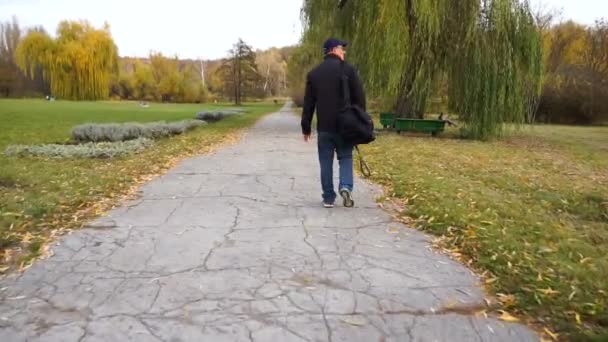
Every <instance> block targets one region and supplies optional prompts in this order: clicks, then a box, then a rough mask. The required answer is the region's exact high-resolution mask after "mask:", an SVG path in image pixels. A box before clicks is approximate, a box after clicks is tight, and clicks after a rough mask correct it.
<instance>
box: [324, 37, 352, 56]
mask: <svg viewBox="0 0 608 342" xmlns="http://www.w3.org/2000/svg"><path fill="white" fill-rule="evenodd" d="M340 45H342V46H346V45H348V42H345V41H343V40H340V39H336V38H329V39H328V40H326V41H325V43H323V52H325V53H326V54H327V53H329V52H330V51H331V50H332V49H333V48H335V47H336V46H340Z"/></svg>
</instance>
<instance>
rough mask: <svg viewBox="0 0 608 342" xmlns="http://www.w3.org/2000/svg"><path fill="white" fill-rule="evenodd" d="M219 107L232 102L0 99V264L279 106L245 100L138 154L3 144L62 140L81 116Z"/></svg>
mask: <svg viewBox="0 0 608 342" xmlns="http://www.w3.org/2000/svg"><path fill="white" fill-rule="evenodd" d="M219 107H231V105H213V106H210V105H198V104H157V103H151V104H150V107H149V108H141V107H140V106H139V105H138V104H137V103H136V102H70V101H56V102H47V101H43V100H0V270H2V271H6V270H7V269H8V270H10V268H8V267H9V266H15V265H19V264H21V263H23V262H28V261H29V260H31V259H32V258H33V257H35V256H36V255H38V254H39V253H41V252H42V251H41V246H42V245H43V242H45V241H46V240H47V239H49V238H50V237H51V236H52V235H54V234H55V233H56V232H58V231H61V230H65V229H70V228H77V227H79V226H81V224H82V222H83V221H84V220H86V219H88V218H91V217H94V216H95V215H97V214H99V213H100V212H102V211H103V210H107V209H108V208H110V207H111V205H112V204H113V203H115V202H116V200H117V199H119V198H121V197H122V196H124V195H125V194H127V193H128V192H129V191H130V190H132V188H134V186H136V185H137V184H138V183H139V182H140V181H142V180H144V179H146V178H149V177H150V176H154V175H157V174H160V173H162V172H163V171H164V170H166V169H167V168H168V167H170V166H171V165H173V164H174V163H175V162H176V161H177V160H179V159H181V158H183V157H185V156H189V155H193V154H197V153H203V152H206V151H209V150H210V149H211V148H213V147H214V146H216V145H218V144H221V143H223V142H227V141H229V140H231V139H233V138H234V137H235V136H236V134H235V133H236V132H237V131H238V130H239V129H241V128H244V127H246V126H249V125H251V124H252V123H254V122H255V121H256V120H257V119H258V118H260V117H261V116H262V115H263V114H265V113H269V112H272V111H274V110H276V109H278V108H279V106H278V105H274V104H269V103H256V104H247V105H244V106H243V107H244V108H245V109H247V110H248V113H247V114H245V115H240V116H234V117H230V118H228V119H225V120H223V121H220V122H218V123H213V124H209V125H207V126H201V127H198V128H196V129H195V130H193V131H191V132H188V133H186V134H183V135H179V136H175V137H171V138H165V139H160V140H158V141H156V142H155V144H154V145H153V146H152V147H150V148H148V149H147V150H145V151H143V152H141V153H139V154H133V155H128V156H124V157H119V158H115V159H62V160H57V159H47V158H33V157H24V158H19V157H8V156H6V155H4V154H3V152H4V149H5V148H6V147H7V146H8V145H11V144H37V143H57V142H67V141H68V140H70V132H71V128H72V127H73V126H75V125H77V124H81V123H86V122H127V121H137V122H147V121H160V120H165V121H176V120H183V119H194V117H195V114H196V113H197V112H198V111H201V110H203V109H210V108H219ZM19 249H22V250H21V251H20V252H19ZM16 251H17V252H18V253H15V252H16Z"/></svg>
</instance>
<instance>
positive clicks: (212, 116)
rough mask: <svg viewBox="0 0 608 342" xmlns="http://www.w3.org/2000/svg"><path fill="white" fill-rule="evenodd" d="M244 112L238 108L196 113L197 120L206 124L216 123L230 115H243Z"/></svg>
mask: <svg viewBox="0 0 608 342" xmlns="http://www.w3.org/2000/svg"><path fill="white" fill-rule="evenodd" d="M244 112H245V111H244V110H243V109H239V108H230V109H223V110H216V111H202V112H198V113H196V118H197V119H198V120H204V121H207V122H217V121H220V120H222V119H224V118H226V117H228V116H231V115H239V114H243V113H244Z"/></svg>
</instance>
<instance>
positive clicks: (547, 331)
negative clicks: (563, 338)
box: [545, 328, 559, 341]
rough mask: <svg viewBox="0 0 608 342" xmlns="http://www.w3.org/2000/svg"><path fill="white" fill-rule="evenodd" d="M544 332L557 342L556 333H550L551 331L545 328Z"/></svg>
mask: <svg viewBox="0 0 608 342" xmlns="http://www.w3.org/2000/svg"><path fill="white" fill-rule="evenodd" d="M545 332H546V333H547V335H549V336H551V338H552V339H553V340H554V341H557V337H558V336H559V335H558V334H556V333H554V332H552V331H551V330H549V329H547V328H545Z"/></svg>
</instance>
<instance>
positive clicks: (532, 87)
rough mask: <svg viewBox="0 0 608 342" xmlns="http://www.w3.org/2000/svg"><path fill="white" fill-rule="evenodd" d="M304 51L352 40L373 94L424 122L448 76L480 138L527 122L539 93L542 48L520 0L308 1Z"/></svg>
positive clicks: (455, 104)
mask: <svg viewBox="0 0 608 342" xmlns="http://www.w3.org/2000/svg"><path fill="white" fill-rule="evenodd" d="M302 14H303V21H304V27H305V34H304V38H303V47H304V48H306V49H313V47H314V49H316V50H313V51H316V53H317V54H320V50H319V49H318V48H317V46H320V44H321V42H322V40H323V39H325V38H327V37H328V36H331V35H337V36H340V37H344V38H345V39H347V40H349V41H351V45H352V49H351V50H350V51H349V53H348V55H349V59H350V60H351V61H352V62H353V63H354V64H356V65H357V67H358V68H359V70H360V71H361V73H362V75H363V77H364V79H365V80H366V83H367V88H368V89H369V92H370V94H371V95H372V96H374V97H378V98H381V99H383V100H384V101H383V102H384V103H388V104H390V106H391V107H392V109H393V110H394V111H396V112H397V113H398V114H399V115H400V116H402V117H418V118H420V117H422V116H423V115H424V112H425V109H426V106H427V103H428V100H429V97H430V96H431V95H432V91H433V82H434V81H435V80H436V78H437V76H438V75H443V74H445V75H447V76H448V84H449V89H450V91H449V95H450V96H449V103H450V108H451V110H452V111H454V112H455V113H457V114H458V115H459V116H460V118H461V119H462V120H463V121H464V122H465V124H466V133H467V134H468V135H470V136H471V137H474V138H482V139H483V138H487V137H490V136H493V135H496V134H499V133H500V131H501V128H502V126H503V123H505V122H523V121H524V120H525V117H526V113H525V110H524V109H525V108H524V103H526V99H527V98H528V97H530V96H537V95H538V92H539V91H540V78H541V75H542V72H541V71H542V48H541V44H540V37H539V35H538V30H537V27H536V25H535V23H534V21H533V19H532V18H533V16H532V15H531V13H530V9H529V5H528V3H527V2H521V1H518V0H483V1H479V0H459V1H453V0H382V1H365V0H347V1H346V0H341V1H339V2H337V1H335V0H305V1H304V5H303V7H302Z"/></svg>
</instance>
